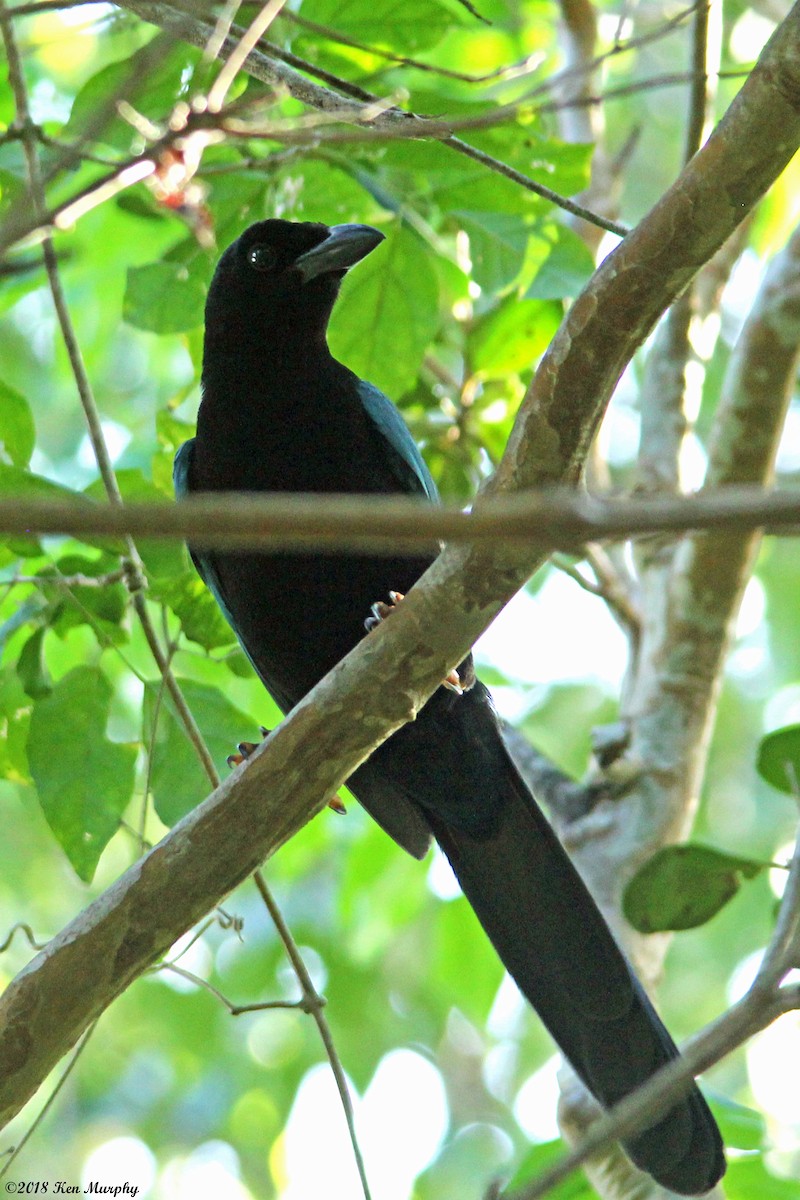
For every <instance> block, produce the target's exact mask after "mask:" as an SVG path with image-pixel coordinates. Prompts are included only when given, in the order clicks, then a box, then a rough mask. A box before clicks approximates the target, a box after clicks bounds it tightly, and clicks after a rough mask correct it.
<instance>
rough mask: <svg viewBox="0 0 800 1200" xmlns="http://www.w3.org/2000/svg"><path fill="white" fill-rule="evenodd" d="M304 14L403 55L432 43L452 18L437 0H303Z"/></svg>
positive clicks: (363, 40)
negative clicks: (404, 0) (388, 47)
mask: <svg viewBox="0 0 800 1200" xmlns="http://www.w3.org/2000/svg"><path fill="white" fill-rule="evenodd" d="M303 16H304V17H306V18H308V20H311V21H315V22H316V23H317V24H318V25H329V26H333V27H335V28H336V29H340V30H342V32H343V33H349V34H350V35H351V36H352V37H354V38H358V40H359V41H361V42H365V43H366V44H367V45H378V46H390V47H391V48H392V49H393V50H398V51H403V52H404V53H406V54H409V53H411V52H413V51H416V50H421V49H423V48H424V47H426V46H433V45H435V43H436V42H438V41H439V39H440V38H441V37H442V36H443V35H444V34H445V33H446V32H447V30H448V29H449V28H450V26H451V25H452V24H453V21H454V15H453V11H452V10H451V9H449V8H447V7H446V6H445V5H443V4H439V3H437V0H407V2H405V3H403V4H398V3H397V0H374V2H373V0H344V2H342V0H304V2H303Z"/></svg>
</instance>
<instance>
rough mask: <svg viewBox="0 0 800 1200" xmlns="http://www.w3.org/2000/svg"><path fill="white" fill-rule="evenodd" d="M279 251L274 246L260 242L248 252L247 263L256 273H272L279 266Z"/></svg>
mask: <svg viewBox="0 0 800 1200" xmlns="http://www.w3.org/2000/svg"><path fill="white" fill-rule="evenodd" d="M278 258H279V255H278V251H277V250H276V249H275V247H274V246H267V245H265V244H264V243H263V242H258V243H257V244H256V245H255V246H251V247H250V249H249V250H248V251H247V261H248V262H249V264H250V266H251V267H252V268H253V270H255V271H271V270H272V269H273V268H274V267H277V265H278Z"/></svg>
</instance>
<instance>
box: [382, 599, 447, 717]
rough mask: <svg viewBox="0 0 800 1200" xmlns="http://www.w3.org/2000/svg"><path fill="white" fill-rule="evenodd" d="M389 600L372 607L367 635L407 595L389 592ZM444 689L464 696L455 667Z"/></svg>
mask: <svg viewBox="0 0 800 1200" xmlns="http://www.w3.org/2000/svg"><path fill="white" fill-rule="evenodd" d="M389 600H390V603H389V604H387V603H386V601H385V600H376V601H375V603H374V604H372V605H370V612H371V613H372V615H371V616H369V617H367V619H366V621H365V622H364V628H365V629H366V631H367V633H371V632H372V630H373V629H377V627H378V626H379V625H380V623H381V621H385V620H386V618H387V617H389V616H391V615H392V613H393V612H394V610H395V609H396V608H397V606H398V604H399V603H400V601H401V600H405V594H404V593H403V592H389ZM442 687H446V688H447V690H448V692H455V694H456V695H457V696H463V695H464V689H463V687H462V686H461V678H460V676H459V674H458V671H457V670H456V668H455V667H453V669H452V671H450V672H448V674H447V675H446V676H445V678H444V679H443V680H442Z"/></svg>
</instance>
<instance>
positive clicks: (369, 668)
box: [0, 8, 800, 1120]
mask: <svg viewBox="0 0 800 1200" xmlns="http://www.w3.org/2000/svg"><path fill="white" fill-rule="evenodd" d="M798 144H800V9H798V8H795V9H793V10H792V12H791V13H790V15H789V16H788V17H787V19H786V21H785V22H784V23H783V25H782V26H781V27H779V29H778V30H777V31H776V33H775V35H774V36H773V38H772V39H771V40H770V42H769V43H768V45H767V47H766V48H765V50H764V52H763V54H762V57H761V60H760V62H759V64H758V66H757V67H756V69H755V71H754V73H753V75H752V76H751V78H750V79H749V80H748V82H747V84H746V85H745V87H744V88H743V89H742V92H741V93H740V95H739V97H738V98H737V100H736V101H735V102H734V104H733V105H732V106H731V109H730V111H729V113H728V115H727V116H726V118H725V120H724V121H723V123H722V125H721V126H720V127H719V128H718V130H717V131H716V132H715V134H714V135H713V136H712V138H711V139H710V140H709V142H708V143H707V145H706V146H705V148H704V149H703V151H701V153H700V154H699V155H698V156H697V157H696V158H695V160H693V163H692V164H690V165H689V167H688V168H687V169H686V170H685V171H684V173H683V174H682V176H681V178H680V179H679V180H678V181H677V183H676V185H675V186H674V187H673V188H672V189H671V190H670V192H669V193H667V195H666V196H665V198H664V199H663V200H662V201H661V202H660V203H659V204H658V205H657V206H656V208H655V209H654V210H653V211H652V212H651V213H650V214H649V215H648V216H647V217H646V218H645V220H644V221H643V222H642V223H641V225H640V226H639V227H638V228H637V230H635V231H634V233H633V234H631V235H630V238H628V239H626V241H625V242H624V243H623V244H622V246H621V247H620V248H619V249H618V251H616V252H615V253H614V254H613V255H611V256H610V257H609V258H608V259H607V260H606V261H605V263H604V264H603V266H602V267H601V269H600V270H599V271H598V273H597V275H596V276H595V278H594V280H593V281H592V283H591V284H590V285H589V287H587V289H586V290H585V291H584V293H583V294H582V295H581V296H580V297H579V299H578V301H577V302H576V304H575V306H574V308H573V309H572V311H571V313H570V315H569V316H568V317H567V319H566V320H565V322H564V324H563V325H562V328H561V329H560V331H559V333H558V334H557V336H556V338H555V339H554V342H553V344H552V346H551V349H550V351H549V352H548V354H547V356H546V357H545V359H544V361H543V363H542V366H541V368H540V370H539V371H538V372H537V375H536V377H535V379H534V382H533V384H532V387H531V389H530V392H529V395H528V397H527V398H526V401H525V403H524V405H523V409H522V412H521V414H520V418H519V421H518V424H517V426H516V427H515V430H514V433H513V435H512V438H511V441H510V443H509V448H508V450H507V452H506V455H505V456H504V459H503V461H502V463H501V467H500V470H499V472H498V477H497V479H496V481H495V482H494V484H493V485H492V488H491V489H490V490H491V491H498V490H502V489H504V488H505V489H515V488H520V487H530V486H534V485H536V484H538V483H554V482H569V481H571V480H574V479H575V478H576V477H577V475H578V473H579V470H580V463H581V459H582V456H583V454H584V453H585V449H586V446H587V445H588V443H589V440H590V439H591V436H592V434H593V432H594V429H595V428H596V426H597V423H598V421H599V420H600V417H601V415H602V412H603V410H604V407H605V403H606V400H607V398H608V396H609V395H610V393H611V391H612V389H613V387H614V384H615V382H616V380H617V378H618V376H619V374H620V372H621V371H622V369H623V367H624V365H625V363H626V362H627V360H628V359H629V358H630V356H631V355H632V353H633V351H634V350H635V348H636V346H637V345H638V344H639V343H640V342H641V340H642V339H643V338H644V337H645V336H646V334H647V332H648V330H649V329H650V328H651V327H652V325H653V323H654V321H655V320H656V319H657V317H658V315H659V313H660V312H661V311H663V309H664V308H665V307H666V305H667V304H669V303H670V302H671V300H672V299H673V298H674V297H675V295H676V294H677V293H678V292H679V291H680V290H681V288H682V287H684V286H685V285H686V283H687V282H688V281H689V279H690V278H691V276H692V275H693V273H694V272H695V271H696V270H697V269H698V267H699V266H700V265H701V264H702V262H703V261H704V260H705V259H706V258H708V257H709V256H710V255H711V254H712V253H713V252H714V250H715V249H716V248H717V247H718V246H719V245H721V244H722V242H723V241H724V240H725V238H726V237H728V235H729V234H730V233H731V231H732V230H733V228H734V227H735V226H736V224H737V223H738V221H739V220H741V219H742V217H743V216H744V215H745V214H746V212H747V211H748V210H749V208H750V207H751V206H752V204H753V203H755V201H756V200H757V199H758V197H759V196H760V195H761V194H762V193H763V191H764V190H765V189H766V188H767V187H768V186H769V184H770V183H771V182H772V180H773V179H774V178H775V177H776V176H777V175H778V174H779V173H780V172H781V170H782V169H783V167H784V166H785V164H786V163H787V161H788V160H789V158H790V157H791V155H792V154H793V152H794V150H795V149H796V148H797V146H798ZM547 549H548V546H547V545H545V544H543V542H539V543H533V544H531V545H530V546H528V547H527V548H524V549H520V548H519V547H516V548H504V547H502V546H499V545H497V546H495V547H493V548H492V549H490V550H478V549H473V548H470V547H466V548H462V547H458V546H454V547H448V548H447V550H446V551H445V552H444V553H443V554H442V555H441V556H440V558H439V559H438V560H437V561H436V563H435V564H434V566H433V567H432V568H431V570H430V571H429V572H428V573H427V575H426V577H425V582H424V583H423V584H422V585H421V586H419V587H417V588H414V589H413V590H412V592H411V593H410V594H409V597H408V598H407V600H406V601H405V603H404V604H403V605H402V606H401V607H400V609H399V610H398V612H397V615H396V616H395V617H394V618H393V620H392V621H391V622H388V623H387V624H386V625H385V626H384V627H383V628H380V629H379V630H377V631H376V632H375V633H374V634H373V635H371V636H370V637H369V638H368V639H366V640H365V641H364V642H362V644H361V645H360V646H358V647H357V648H356V650H354V651H353V652H352V653H351V654H350V655H348V657H347V658H346V659H345V660H344V661H343V662H342V663H340V664H339V665H338V666H337V667H336V668H335V669H334V670H333V671H332V672H331V673H330V674H329V675H328V676H327V677H326V678H325V679H324V680H323V681H322V682H321V683H320V684H319V685H318V686H317V687H316V688H315V689H314V691H313V692H312V693H310V695H309V696H307V697H306V698H305V699H304V700H303V702H302V703H301V704H300V705H298V706H297V708H296V709H295V710H294V711H293V713H291V714H290V715H289V717H288V718H287V719H286V720H285V721H284V722H283V723H282V725H281V726H280V727H279V728H278V730H277V731H276V732H275V733H274V734H272V735H271V736H270V737H269V739H268V740H267V741H266V742H265V743H264V745H263V746H262V747H260V748H259V750H257V751H256V753H255V755H254V756H253V758H252V759H251V760H250V762H249V763H248V765H247V766H246V768H240V769H239V770H238V771H237V772H236V773H235V774H234V775H232V776H231V777H230V778H229V779H228V780H226V781H225V782H224V783H223V784H222V786H221V787H220V788H218V789H217V790H216V791H215V792H214V794H213V795H212V796H210V797H209V798H208V799H207V800H206V801H205V802H204V803H203V804H201V805H200V806H199V807H198V808H197V809H196V810H195V811H194V812H192V813H191V814H189V816H187V817H186V818H185V819H184V820H183V821H182V822H180V824H179V825H177V826H176V827H175V829H173V830H172V832H171V833H170V834H168V835H167V837H165V838H164V840H163V841H162V842H161V843H160V844H159V845H158V846H156V847H155V849H153V850H152V851H151V852H150V853H149V854H148V855H147V856H146V857H145V858H143V859H142V860H141V861H140V862H139V863H137V864H136V865H135V866H134V867H132V868H131V869H130V870H129V871H128V872H126V874H125V875H123V876H122V877H121V879H120V880H118V881H117V883H116V884H115V885H114V886H113V887H112V888H110V889H109V890H108V891H107V892H106V893H105V894H104V895H103V896H101V897H100V898H99V899H98V900H97V901H95V903H94V904H92V905H91V906H90V907H89V908H88V909H87V910H86V911H85V912H84V913H82V914H80V915H79V916H78V917H77V918H76V919H75V920H74V921H73V922H72V923H71V924H70V925H69V926H68V927H67V928H65V929H64V930H63V931H62V932H61V933H60V934H59V935H58V936H57V937H56V938H54V939H53V941H52V942H51V943H50V944H49V945H48V946H47V947H46V948H45V950H43V951H42V952H41V953H40V954H39V955H37V956H36V958H34V959H33V961H32V962H31V963H30V964H29V965H28V966H27V967H26V968H25V969H24V970H23V971H22V972H21V973H20V975H19V976H18V977H17V978H16V979H15V980H14V981H13V982H12V984H11V985H10V986H9V988H8V989H7V991H6V993H5V995H4V997H3V1000H2V1003H1V1004H0V1022H1V1023H2V1024H1V1027H0V1118H1V1119H4V1120H5V1119H8V1118H9V1117H10V1116H11V1115H13V1113H15V1112H16V1111H18V1110H19V1108H20V1107H21V1105H22V1104H23V1103H24V1102H25V1100H26V1099H27V1098H28V1097H29V1096H30V1095H31V1094H32V1092H33V1091H34V1090H35V1089H36V1088H37V1086H38V1085H39V1084H40V1082H41V1081H42V1079H43V1078H44V1077H45V1075H46V1074H47V1072H48V1071H49V1070H50V1069H51V1068H52V1066H53V1065H54V1064H55V1063H56V1062H57V1060H58V1059H59V1058H60V1056H61V1055H62V1054H63V1053H65V1051H66V1050H67V1049H68V1048H69V1047H70V1046H71V1045H73V1044H74V1043H75V1041H76V1040H77V1038H78V1037H79V1036H80V1034H81V1032H82V1031H83V1030H84V1029H85V1028H86V1027H87V1026H88V1024H89V1023H90V1022H91V1021H92V1020H93V1019H94V1017H95V1016H96V1015H97V1014H98V1013H100V1012H102V1010H103V1009H104V1008H105V1007H106V1006H107V1005H108V1004H109V1003H110V1002H111V1000H112V999H113V998H114V997H115V996H117V995H119V993H120V992H121V991H122V990H124V988H125V987H127V986H128V984H129V983H130V982H131V981H132V980H134V979H135V978H136V977H137V976H138V975H140V974H141V973H142V971H143V970H144V969H145V968H146V967H147V966H149V965H150V964H152V963H153V962H154V961H156V960H157V959H158V958H159V957H160V956H161V955H162V954H163V953H164V952H165V950H166V949H167V948H168V947H169V946H170V944H171V943H172V942H173V941H174V940H175V939H176V938H177V937H178V936H179V935H180V934H181V933H182V932H184V931H185V930H186V929H187V928H189V927H190V926H191V925H192V924H193V922H194V921H195V920H197V919H198V918H199V917H200V916H201V915H202V914H203V913H204V912H205V911H207V910H208V908H209V907H211V906H212V905H213V904H214V903H215V902H216V900H218V899H219V898H220V897H221V896H223V895H225V894H227V893H228V892H229V891H230V890H231V889H232V888H233V887H235V886H236V885H237V884H238V883H239V882H241V880H242V879H244V878H245V877H246V875H247V874H248V873H250V872H251V871H252V870H253V869H254V868H255V867H256V866H257V865H258V864H259V863H260V862H261V861H262V860H263V859H264V858H265V857H266V856H267V855H268V854H270V853H272V852H273V851H274V850H275V849H277V847H278V846H280V845H281V844H282V843H283V842H284V841H286V839H287V838H288V837H290V836H291V835H292V834H293V833H294V832H295V831H296V830H297V829H298V828H299V827H300V826H301V825H302V824H304V823H305V822H306V821H307V820H308V818H309V816H311V815H313V814H314V813H315V812H318V811H319V810H320V809H321V808H322V807H323V805H324V803H325V799H326V797H327V796H328V795H331V794H332V793H333V792H335V791H336V790H337V788H338V787H339V786H340V785H341V783H342V782H343V780H344V779H346V778H347V776H348V775H350V774H351V773H352V771H353V770H354V769H355V768H356V766H357V765H358V764H359V763H360V762H362V761H363V759H364V758H365V757H366V756H367V755H368V754H369V753H370V752H371V751H372V750H373V749H374V747H375V746H376V745H378V744H379V743H380V742H381V741H383V740H384V739H385V738H386V737H387V736H389V735H390V734H391V733H392V732H393V731H394V730H395V729H397V728H398V727H399V726H400V725H401V724H403V723H404V722H405V721H406V720H408V719H412V718H413V716H414V714H415V712H416V711H417V710H418V709H419V707H420V706H421V704H422V703H424V701H425V700H426V698H427V697H428V696H429V695H430V694H431V692H432V691H433V689H434V688H435V687H436V686H437V683H438V681H439V680H440V679H441V678H442V677H443V675H444V674H445V673H446V671H447V670H449V669H450V667H452V666H453V665H454V664H455V663H456V662H458V661H460V659H461V658H462V657H463V655H464V654H465V652H466V651H467V649H468V648H469V646H470V645H471V644H472V643H473V642H474V640H475V638H476V637H477V636H478V635H479V634H480V633H481V632H482V630H483V629H485V628H486V626H487V625H488V624H489V622H490V621H491V620H492V619H493V618H494V616H495V615H496V614H497V612H498V611H499V610H500V609H501V608H502V606H503V604H504V603H505V602H506V600H507V599H508V598H509V596H510V595H512V594H513V592H514V591H515V590H516V589H517V588H518V587H519V586H521V584H522V583H523V582H524V581H525V579H526V578H527V576H528V575H529V574H530V572H531V571H532V570H533V569H535V567H536V566H538V565H539V563H540V562H541V560H542V558H543V556H544V554H545V552H546V550H547Z"/></svg>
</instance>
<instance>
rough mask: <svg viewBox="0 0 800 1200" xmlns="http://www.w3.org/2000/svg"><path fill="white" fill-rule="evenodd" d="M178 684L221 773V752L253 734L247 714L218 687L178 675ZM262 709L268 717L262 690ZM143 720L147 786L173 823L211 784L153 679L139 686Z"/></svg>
mask: <svg viewBox="0 0 800 1200" xmlns="http://www.w3.org/2000/svg"><path fill="white" fill-rule="evenodd" d="M180 685H181V690H182V691H183V694H184V696H185V697H186V701H187V703H188V705H189V707H190V708H191V710H192V713H193V714H194V717H195V720H196V721H197V723H198V725H199V726H200V731H201V733H202V734H203V737H204V738H205V740H206V744H207V746H208V748H209V750H210V752H211V756H212V758H213V759H214V762H215V764H216V767H217V770H218V771H219V772H220V774H221V775H222V776H225V775H226V774H228V772H229V770H230V768H229V767H228V765H227V761H226V760H227V757H228V755H229V754H232V753H233V752H234V751H235V749H236V745H237V743H238V742H240V741H242V740H243V739H247V740H251V741H257V740H258V736H259V735H258V732H257V730H255V729H254V727H253V719H252V717H248V716H247V715H246V714H245V713H243V712H240V711H239V709H238V708H234V706H233V705H232V704H231V703H230V701H229V700H228V699H227V698H226V697H225V696H224V695H223V694H222V692H221V691H219V689H218V688H215V687H209V686H208V685H206V684H203V683H195V682H194V680H191V679H182V680H180ZM264 710H265V719H268V720H269V719H271V716H270V711H271V712H272V713H274V711H275V709H274V705H272V703H271V701H270V700H269V699H268V697H267V696H266V695H265V697H264ZM143 722H144V725H143V735H142V740H143V742H144V745H145V746H150V745H152V748H153V752H152V760H151V763H150V787H151V789H152V793H153V801H154V804H155V809H156V812H157V813H158V815H159V817H160V818H161V820H162V821H163V822H164V824H165V825H174V823H175V822H176V821H179V820H180V818H181V817H183V816H185V815H186V813H187V812H190V811H191V810H192V809H193V808H194V807H195V805H197V804H199V803H200V801H201V800H203V799H204V798H205V797H206V796H207V795H208V793H209V791H210V790H211V785H210V784H209V781H208V777H207V776H206V773H205V771H204V770H203V768H202V767H201V765H200V763H199V761H198V758H197V754H196V752H195V749H194V747H193V746H192V745H191V743H190V742H189V739H188V737H187V735H186V731H185V729H184V727H183V724H182V722H181V721H180V720H179V718H178V716H177V715H176V713H175V709H174V706H173V703H172V700H171V698H170V697H169V696H168V695H167V694H166V693H165V692H164V691H163V690H162V689H161V688H160V686H159V685H157V684H153V683H149V684H147V686H146V687H145V693H144V712H143ZM154 726H155V736H153V728H154Z"/></svg>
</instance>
